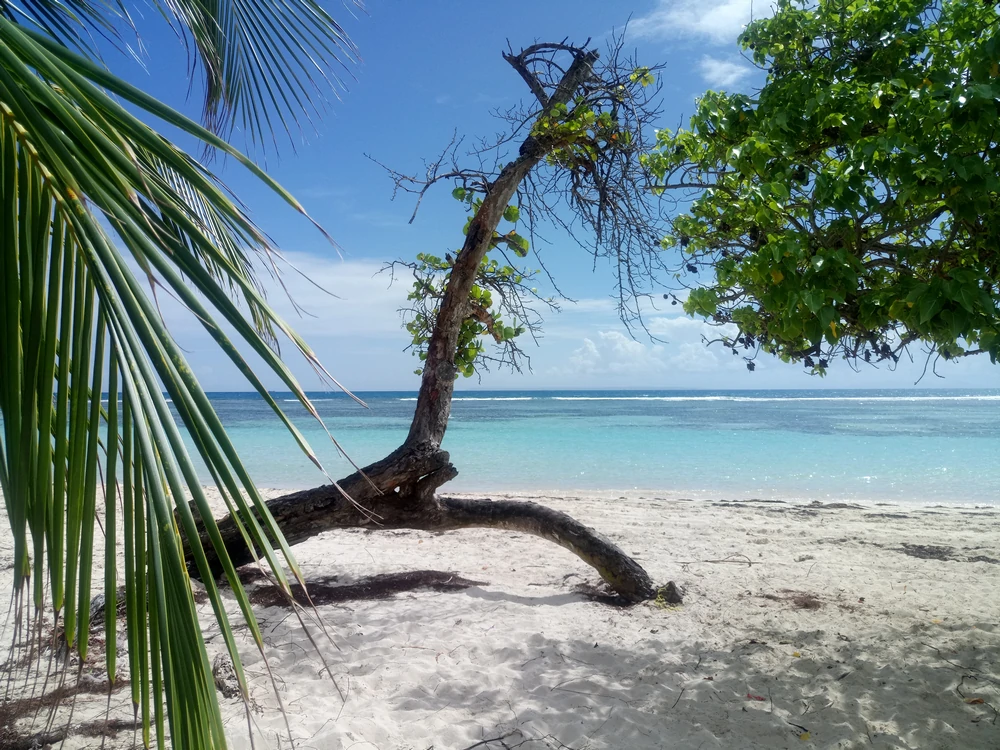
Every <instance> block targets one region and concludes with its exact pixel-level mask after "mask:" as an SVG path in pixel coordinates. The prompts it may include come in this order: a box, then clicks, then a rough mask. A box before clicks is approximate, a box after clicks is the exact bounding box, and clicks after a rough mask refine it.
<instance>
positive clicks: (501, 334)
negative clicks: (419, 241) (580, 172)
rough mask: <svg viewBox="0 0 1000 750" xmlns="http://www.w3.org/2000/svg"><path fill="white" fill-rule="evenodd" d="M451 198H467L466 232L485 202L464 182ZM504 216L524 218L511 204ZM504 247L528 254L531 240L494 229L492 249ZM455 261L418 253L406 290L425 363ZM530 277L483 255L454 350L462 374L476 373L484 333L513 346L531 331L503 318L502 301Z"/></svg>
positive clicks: (416, 347)
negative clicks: (428, 346)
mask: <svg viewBox="0 0 1000 750" xmlns="http://www.w3.org/2000/svg"><path fill="white" fill-rule="evenodd" d="M452 197H454V198H455V199H456V200H458V201H461V202H462V203H465V204H466V205H467V206H468V208H469V210H470V216H469V219H468V221H466V224H465V229H464V233H467V232H468V229H469V224H470V223H471V221H472V217H473V216H475V212H476V211H478V210H479V207H480V205H481V204H482V201H481V199H479V198H477V197H476V196H475V193H474V192H473V191H471V190H467V189H466V188H462V187H457V188H455V189H454V190H453V191H452ZM503 218H504V219H505V220H506V221H508V222H511V223H516V222H517V221H518V219H519V218H520V211H519V210H518V208H517V206H507V208H506V209H505V210H504V212H503ZM502 248H507V249H509V250H511V251H512V252H513V253H514V254H515V255H517V256H518V257H520V258H523V257H525V256H526V255H527V254H528V250H529V249H530V245H529V243H528V240H527V239H526V238H524V237H522V236H521V235H519V234H518V233H517V232H516V231H515V230H514V229H511V230H510V231H509V232H507V233H505V234H500V233H498V232H494V234H493V249H494V250H500V249H502ZM454 263H455V259H454V257H453V256H452V255H451V254H448V255H446V256H445V257H444V258H439V257H438V256H436V255H430V254H428V253H418V254H417V262H416V263H415V264H414V265H413V266H412V270H413V275H414V282H413V286H412V288H411V291H410V293H409V294H408V295H407V300H408V301H410V302H412V303H413V306H412V315H411V316H410V318H409V320H407V322H406V324H405V325H406V330H407V332H408V333H409V334H410V336H411V337H412V338H411V342H410V346H411V348H412V349H413V352H414V354H415V355H416V356H417V357H419V359H420V361H421V362H423V361H424V360H426V359H427V344H428V342H429V341H430V338H431V333H432V331H433V330H434V323H435V321H436V319H437V312H438V307H439V305H440V301H441V299H443V297H444V295H445V290H446V289H447V286H448V281H449V279H450V278H451V269H452V266H453V265H454ZM528 276H530V274H528V272H526V271H524V270H522V269H518V268H516V267H514V266H512V265H510V264H508V263H504V262H501V261H500V260H497V259H496V258H494V257H490V256H489V255H487V256H485V257H484V258H483V260H482V262H481V263H480V264H479V269H478V271H477V274H476V283H475V284H474V285H473V287H472V291H471V292H470V293H469V301H468V304H469V309H470V313H469V315H468V316H467V317H466V318H465V319H464V320H463V322H462V326H461V328H460V330H459V336H458V348H457V351H456V354H455V366H456V368H457V370H458V374H459V375H462V376H464V377H471V376H472V375H474V374H475V372H476V365H475V363H476V360H477V359H478V358H480V357H481V356H482V355H483V353H484V352H485V345H484V342H483V339H484V337H486V336H489V337H491V338H492V339H493V340H494V342H496V343H497V344H500V345H508V346H513V345H514V343H515V342H514V340H515V339H516V338H517V337H518V336H520V335H521V334H523V333H524V332H525V331H526V330H527V328H526V326H524V325H523V324H520V323H518V321H517V320H516V319H515V320H513V321H512V324H507V323H506V322H505V321H504V317H503V313H502V312H501V311H500V308H501V307H502V304H500V302H501V301H502V300H503V299H504V297H505V294H506V293H507V291H508V290H511V289H513V288H514V287H520V286H521V285H523V283H524V281H525V279H526V278H528ZM414 372H415V373H416V374H417V375H420V374H421V373H422V372H423V370H422V369H417V370H415V371H414Z"/></svg>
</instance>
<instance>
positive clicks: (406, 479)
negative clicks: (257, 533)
mask: <svg viewBox="0 0 1000 750" xmlns="http://www.w3.org/2000/svg"><path fill="white" fill-rule="evenodd" d="M539 50H549V51H556V50H560V51H563V52H570V53H571V54H572V55H573V62H572V64H571V65H570V66H569V67H568V68H566V72H565V74H563V76H562V78H561V80H560V81H559V83H558V84H557V85H556V86H555V87H554V90H553V93H552V95H551V96H546V94H545V91H544V88H543V87H542V86H541V85H540V83H539V82H538V81H537V79H535V83H536V85H535V86H532V87H531V88H532V91H533V92H534V93H535V95H536V97H537V98H538V100H539V102H540V104H541V106H542V113H541V115H540V116H546V115H547V114H549V113H550V112H552V110H553V108H554V107H556V106H557V105H560V104H567V105H568V104H569V103H570V102H571V101H572V99H573V97H574V95H575V94H576V93H577V92H578V91H579V90H581V87H583V86H584V85H585V84H587V83H588V82H590V81H591V80H592V78H593V76H594V70H593V66H594V63H595V62H596V60H597V59H598V55H597V53H596V52H594V51H588V50H584V49H580V48H571V47H567V46H566V45H558V44H557V45H544V44H543V45H533V46H532V47H529V48H528V49H527V50H525V51H523V52H522V53H521V54H520V55H505V56H504V58H505V59H506V60H507V61H508V62H509V63H510V64H511V65H512V66H513V67H514V68H515V70H517V72H518V73H519V74H520V75H521V76H522V77H524V78H525V79H526V80H528V79H530V78H532V76H534V75H535V74H534V73H533V72H532V71H531V69H530V68H531V66H530V65H529V56H530V54H534V53H536V52H538V51H539ZM559 145H560V144H558V143H556V142H548V141H547V140H546V139H544V138H542V137H536V136H535V135H531V134H529V135H528V137H527V138H525V140H524V141H523V143H522V144H521V146H520V149H519V151H518V156H517V158H515V159H514V160H513V161H512V162H510V163H509V164H507V165H506V166H505V167H504V168H503V169H502V170H501V171H500V174H499V175H498V176H497V178H496V180H494V181H493V182H492V183H491V184H490V185H489V187H488V189H487V190H486V193H485V195H484V197H483V199H482V204H481V205H480V207H479V208H478V210H477V212H476V214H475V216H474V217H473V218H472V221H471V222H470V225H469V230H468V232H467V234H466V237H465V243H464V244H463V246H462V249H461V250H460V251H459V253H458V254H457V256H456V258H455V262H454V264H453V266H452V269H451V275H450V279H449V281H448V284H447V288H446V290H445V294H444V297H443V298H442V300H441V304H440V307H439V309H438V314H437V318H436V321H435V326H434V329H433V331H432V333H431V337H430V340H429V342H428V349H427V358H426V360H425V362H424V370H423V375H422V380H421V385H420V393H419V395H418V397H417V405H416V410H415V413H414V416H413V421H412V423H411V425H410V430H409V434H408V435H407V437H406V440H405V441H404V442H403V444H402V445H401V446H400V447H399V448H398V449H396V450H395V451H393V452H392V453H391V454H389V455H388V456H386V457H385V458H384V459H382V460H381V461H378V462H376V463H374V464H372V465H370V466H367V467H365V468H364V469H363V470H362V471H361V472H356V473H354V474H352V475H351V476H349V477H347V478H346V479H344V480H342V481H341V482H339V483H338V485H339V489H338V486H337V485H325V486H322V487H316V488H314V489H310V490H304V491H302V492H295V493H292V494H290V495H285V496H284V497H279V498H276V499H274V500H271V501H269V502H268V504H267V505H268V508H269V510H270V512H271V514H272V515H273V516H274V518H275V521H276V522H277V525H278V527H279V528H280V529H281V531H282V533H283V534H284V536H285V539H286V540H287V541H288V542H289V543H290V544H296V543H298V542H301V541H303V540H305V539H308V538H309V537H312V536H315V535H316V534H318V533H320V532H323V531H327V530H330V529H338V528H356V527H366V528H371V529H419V530H424V531H448V530H453V529H462V528H473V527H480V528H482V527H486V528H498V529H506V530H510V531H519V532H523V533H527V534H533V535H535V536H539V537H541V538H543V539H547V540H549V541H552V542H555V543H556V544H559V545H561V546H563V547H565V548H566V549H568V550H570V551H571V552H573V553H574V554H576V555H577V556H579V557H580V558H581V559H582V560H584V561H585V562H587V563H588V564H590V565H592V566H593V567H594V568H595V569H596V570H597V571H598V573H600V575H601V577H602V578H603V579H604V580H605V581H606V582H607V583H608V585H609V586H611V588H612V589H613V590H614V591H615V592H616V593H617V594H618V595H619V596H620V597H622V598H623V599H624V600H625V601H628V602H638V601H643V600H645V599H649V598H651V597H653V596H655V595H656V593H657V591H656V590H655V588H654V586H653V584H652V581H651V580H650V578H649V575H648V574H647V573H646V571H645V570H643V569H642V567H641V566H640V565H639V564H638V563H636V562H635V561H634V560H632V559H631V558H630V557H629V556H628V555H626V554H625V553H624V552H623V551H622V550H621V549H619V548H618V547H617V546H616V545H614V544H613V543H612V542H610V541H609V540H607V539H606V538H604V537H603V536H601V535H600V534H598V533H597V532H595V531H594V530H593V529H590V528H588V527H586V526H584V525H583V524H581V523H579V522H578V521H576V520H574V519H573V518H571V517H570V516H568V515H566V514H565V513H561V512H559V511H555V510H551V509H549V508H545V507H543V506H540V505H538V504H536V503H521V502H512V501H499V502H494V501H490V500H460V499H457V498H449V497H437V496H435V491H436V490H437V488H438V487H440V486H441V485H442V484H444V483H445V482H447V481H448V480H450V479H452V478H454V477H455V476H456V475H457V473H458V472H457V471H456V469H455V467H454V466H452V464H451V462H450V460H449V456H448V453H447V452H446V451H444V450H441V447H440V446H441V441H442V440H443V439H444V435H445V431H446V429H447V427H448V418H449V416H450V413H451V402H452V396H453V393H454V389H455V378H456V374H457V370H456V367H455V354H456V350H457V345H458V337H459V334H460V331H461V327H462V323H463V322H464V321H465V320H466V319H467V318H468V317H469V315H470V314H471V312H472V309H471V307H470V303H469V297H470V292H471V291H472V287H473V285H474V284H475V282H476V278H477V275H478V272H479V266H480V263H481V262H482V260H483V258H484V257H485V256H486V254H487V253H488V252H489V250H490V249H491V248H492V247H493V245H494V237H495V232H496V229H497V226H498V225H499V223H500V220H501V218H502V217H503V213H504V210H505V209H506V208H507V206H508V204H509V203H510V202H511V200H512V198H513V197H514V195H515V193H516V192H517V189H518V186H519V185H520V184H521V181H522V180H523V179H524V178H525V176H527V175H528V173H529V172H530V171H531V170H532V169H534V167H535V166H537V165H538V164H539V162H540V161H542V159H544V158H545V156H546V155H548V154H549V153H551V152H552V151H553V150H554V149H555V148H558V147H559ZM219 527H220V532H221V534H222V538H223V540H224V544H225V548H226V550H227V551H228V554H229V556H230V557H231V558H232V559H233V562H234V563H235V564H236V565H241V564H244V563H247V562H250V561H251V560H252V559H253V558H254V554H253V552H252V551H251V550H249V549H247V547H246V544H245V543H244V540H243V537H242V536H241V534H240V532H239V529H238V527H237V526H236V525H235V524H234V523H233V521H232V519H231V518H225V519H223V520H222V521H220V523H219ZM201 536H202V545H203V547H204V548H205V552H206V554H207V555H208V558H209V563H210V565H211V567H212V570H213V572H215V573H219V572H221V569H222V567H221V565H220V563H219V559H218V556H217V555H216V552H215V551H214V550H213V549H212V545H211V543H209V541H208V538H207V535H205V534H204V533H203V534H202V535H201ZM189 560H190V558H189ZM189 567H191V566H190V562H189ZM196 573H197V572H196V571H194V570H192V574H196Z"/></svg>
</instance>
